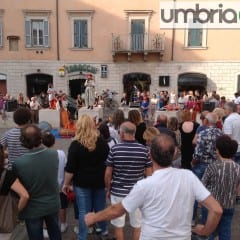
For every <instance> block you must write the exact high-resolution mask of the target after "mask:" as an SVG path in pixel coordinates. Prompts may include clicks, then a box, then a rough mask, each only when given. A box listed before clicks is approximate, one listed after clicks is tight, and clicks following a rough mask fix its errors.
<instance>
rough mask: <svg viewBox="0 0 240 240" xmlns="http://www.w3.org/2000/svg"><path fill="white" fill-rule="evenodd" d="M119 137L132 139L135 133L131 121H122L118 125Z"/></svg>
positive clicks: (134, 126) (134, 127)
mask: <svg viewBox="0 0 240 240" xmlns="http://www.w3.org/2000/svg"><path fill="white" fill-rule="evenodd" d="M119 132H120V134H119V135H120V138H121V139H122V140H134V139H135V133H136V125H135V124H133V123H132V122H129V121H127V122H124V123H122V124H121V126H120V131H119Z"/></svg>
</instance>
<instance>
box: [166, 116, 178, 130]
mask: <svg viewBox="0 0 240 240" xmlns="http://www.w3.org/2000/svg"><path fill="white" fill-rule="evenodd" d="M167 127H168V128H169V129H170V130H172V131H177V130H178V127H179V122H178V119H177V118H176V117H170V118H169V119H168V123H167Z"/></svg>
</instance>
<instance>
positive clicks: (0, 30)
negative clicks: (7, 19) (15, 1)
mask: <svg viewBox="0 0 240 240" xmlns="http://www.w3.org/2000/svg"><path fill="white" fill-rule="evenodd" d="M2 34H3V33H2V18H1V17H0V47H2V45H3V43H2V39H3V36H2Z"/></svg>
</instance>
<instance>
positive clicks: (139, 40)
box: [112, 34, 165, 56]
mask: <svg viewBox="0 0 240 240" xmlns="http://www.w3.org/2000/svg"><path fill="white" fill-rule="evenodd" d="M164 47H165V36H164V34H130V35H127V34H126V35H119V34H112V52H113V56H115V55H116V54H121V53H127V54H128V55H131V54H132V53H144V55H147V54H149V53H159V54H160V55H161V56H162V55H163V52H164Z"/></svg>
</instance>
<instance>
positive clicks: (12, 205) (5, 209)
mask: <svg viewBox="0 0 240 240" xmlns="http://www.w3.org/2000/svg"><path fill="white" fill-rule="evenodd" d="M6 172H7V170H6V169H5V170H4V171H3V172H2V176H1V179H0V189H2V185H3V182H4V179H5V176H6ZM17 215H18V198H17V197H15V196H14V195H13V193H12V192H11V191H9V193H8V194H7V195H0V233H10V232H12V231H13V229H14V228H15V226H16V225H17V220H18V217H17Z"/></svg>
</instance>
